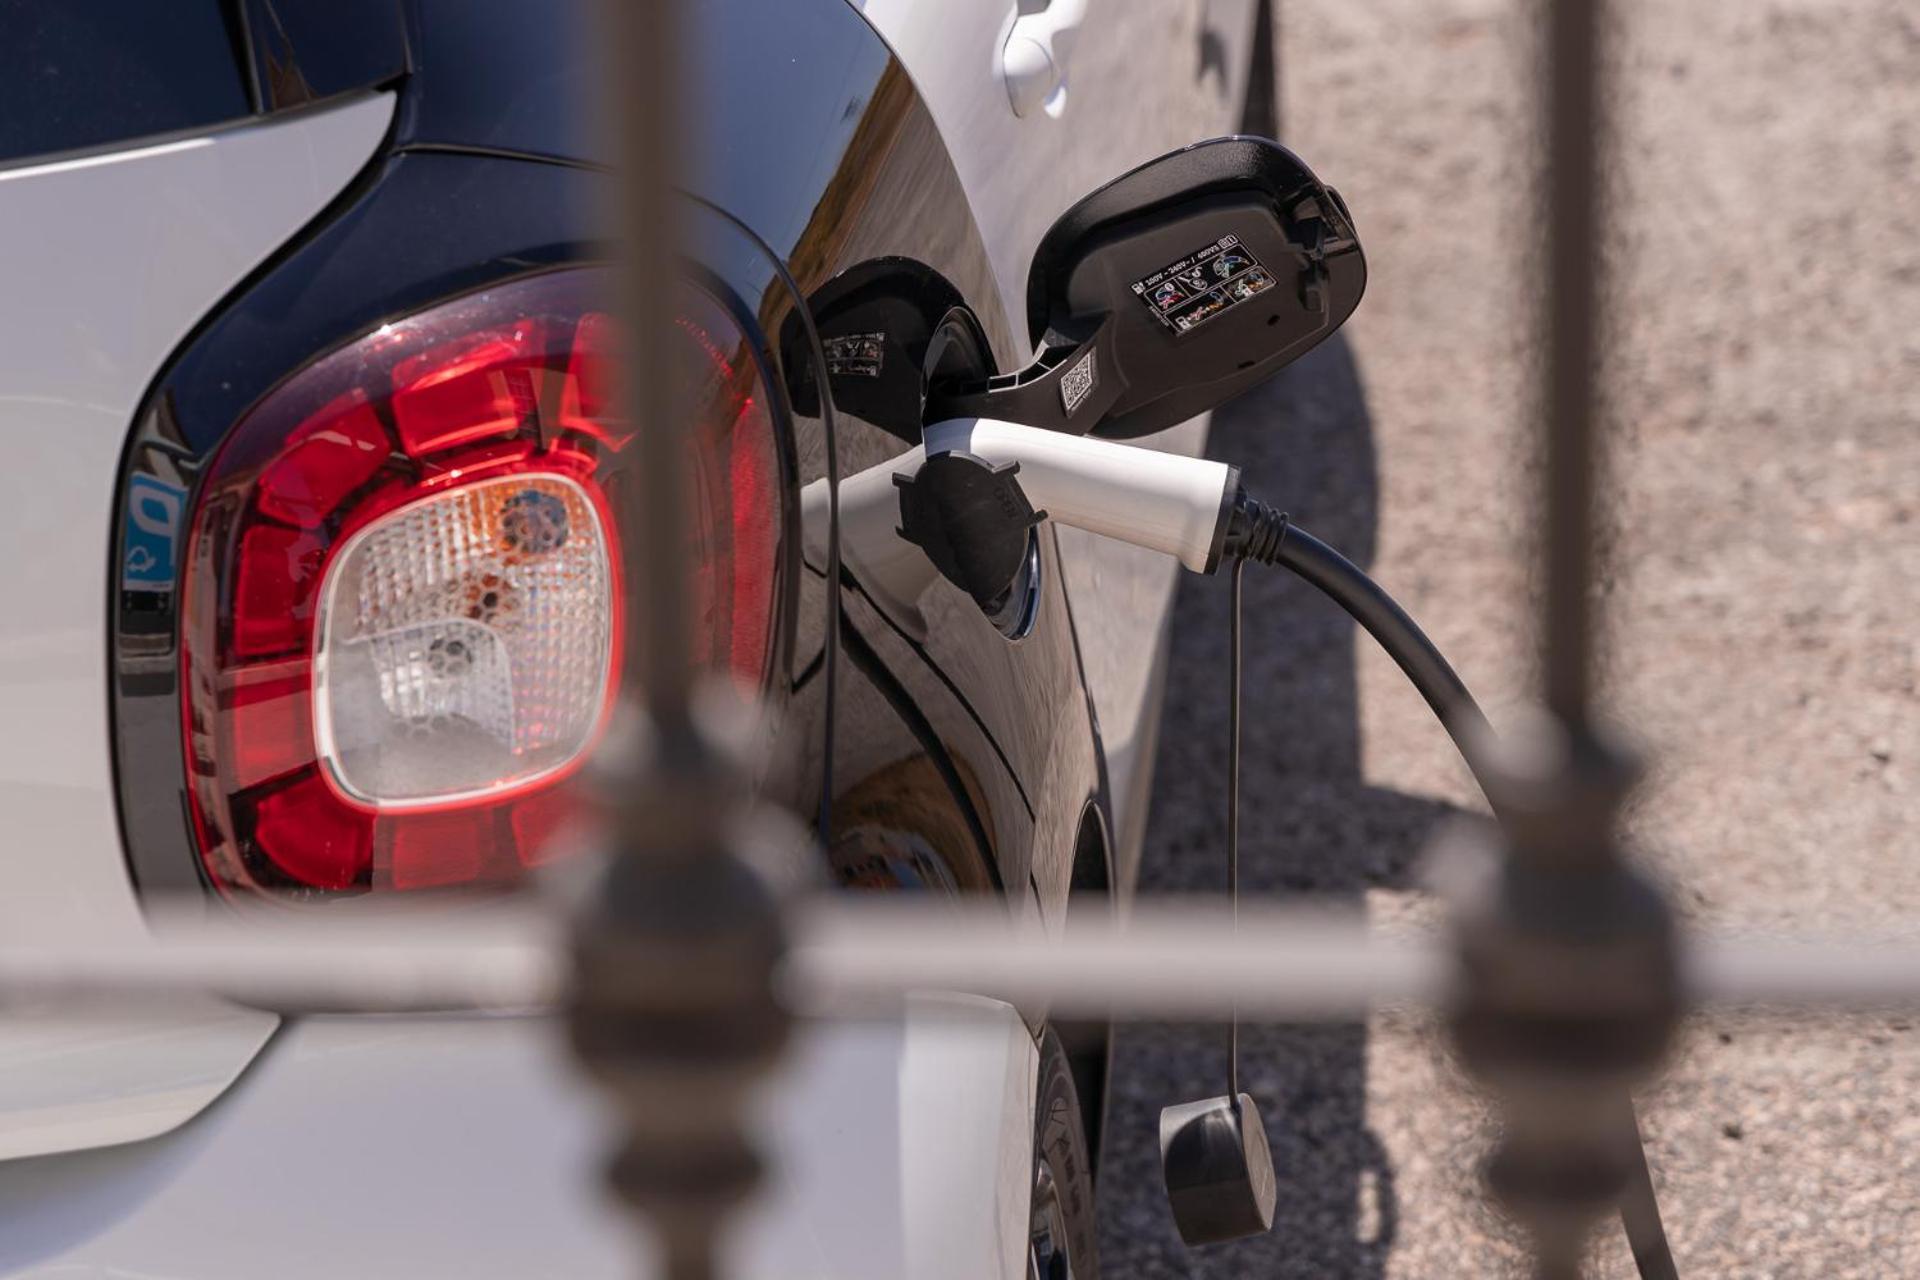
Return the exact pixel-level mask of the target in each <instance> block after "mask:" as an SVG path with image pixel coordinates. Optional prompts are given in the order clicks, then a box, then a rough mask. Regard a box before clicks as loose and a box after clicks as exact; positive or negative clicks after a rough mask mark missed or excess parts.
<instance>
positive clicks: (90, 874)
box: [0, 95, 393, 1155]
mask: <svg viewBox="0 0 1920 1280" xmlns="http://www.w3.org/2000/svg"><path fill="white" fill-rule="evenodd" d="M392 113H393V100H392V98H391V96H390V95H376V96H370V97H366V98H362V99H359V100H356V101H352V102H349V103H346V104H345V105H341V106H337V107H332V108H330V109H325V110H320V111H315V112H311V113H307V114H304V115H300V116H297V117H288V118H285V119H282V120H278V121H275V122H272V123H268V124H259V125H243V126H239V127H235V128H232V129H227V130H222V131H218V132H214V133H209V134H203V135H199V136H196V137H189V138H180V139H173V140H170V141H167V142H164V143H159V144H151V145H145V146H135V147H132V148H129V149H127V150H125V151H119V152H106V153H94V154H91V155H87V156H84V157H79V158H73V159H66V160H54V161H48V162H43V163H35V164H27V165H16V166H14V167H11V168H8V169H4V170H0V279H4V280H5V281H6V282H7V287H6V296H5V307H6V310H7V320H8V328H7V333H8V338H7V341H6V342H5V343H4V344H0V440H4V441H5V442H6V446H7V457H8V462H7V466H6V467H5V468H4V469H0V512H3V513H4V521H5V526H6V528H7V529H8V530H9V533H10V538H11V540H13V541H14V543H15V545H16V546H17V547H20V548H22V549H23V550H22V551H21V552H18V553H16V554H15V555H13V556H12V557H10V558H9V560H8V562H7V567H6V569H5V571H4V577H5V586H6V595H7V597H8V598H9V599H10V600H13V601H16V602H19V605H18V607H13V608H9V609H6V610H3V611H0V724H5V725H7V726H9V728H10V729H11V730H12V731H11V732H9V733H7V734H5V735H0V812H4V813H5V814H6V823H5V834H4V836H0V930H4V931H5V933H6V935H7V937H8V940H9V942H10V943H12V944H14V945H19V944H21V943H23V942H26V941H29V940H30V939H31V938H33V937H35V936H48V937H54V936H62V935H65V934H67V933H69V932H70V931H73V930H77V929H84V930H85V931H86V932H87V933H89V934H93V935H99V934H102V933H109V934H113V935H118V936H127V937H132V936H144V927H143V925H142V923H141V916H140V910H139V906H138V904H137V902H136V899H135V896H134V889H133V885H132V883H131V881H130V880H129V878H128V874H127V863H126V856H125V854H124V853H123V852H122V848H121V836H120V830H119V827H118V825H117V823H116V821H115V812H116V803H115V795H114V777H113V752H112V746H111V741H110V738H109V715H108V701H107V686H106V681H105V678H104V677H105V674H106V666H105V661H104V659H105V652H104V649H103V640H104V637H105V634H106V631H105V628H106V622H107V602H108V591H109V589H110V588H109V585H108V583H107V582H106V581H105V580H104V577H105V576H106V575H108V574H109V573H110V572H111V573H112V574H113V575H114V576H116V577H118V576H120V574H121V573H122V572H126V571H128V570H127V567H126V566H119V565H115V564H114V556H113V555H112V553H111V551H110V549H109V545H108V535H109V531H110V530H111V529H112V528H113V524H114V506H115V491H114V475H115V473H116V472H117V470H118V466H119V461H120V455H121V452H122V450H123V449H124V448H125V446H126V436H127V426H128V424H129V423H130V422H131V421H132V419H133V415H134V412H135V410H136V408H137V407H138V405H139V403H140V401H141V399H142V397H143V396H144V395H145V394H146V391H147V388H148V386H149V384H151V383H152V381H153V379H154V377H155V375H156V374H157V373H158V372H159V370H160V368H161V366H162V365H163V364H164V363H165V361H166V360H167V359H168V357H169V356H170V354H171V353H172V352H173V350H174V348H175V347H177V346H178V345H179V343H180V341H181V340H182V339H183V338H184V337H186V335H187V334H188V333H189V332H190V331H191V330H192V329H193V328H194V327H195V326H196V325H197V324H198V323H199V322H200V321H201V319H202V317H204V316H205V315H206V313H207V312H208V310H210V309H211V308H212V307H213V306H214V304H215V303H216V302H218V301H219V299H220V297H221V296H222V295H223V294H225V293H226V292H227V291H228V290H230V289H232V288H233V287H234V285H236V284H237V283H239V282H240V280H241V279H242V278H243V277H245V276H246V275H247V273H248V272H250V271H252V270H253V269H254V268H256V267H257V266H258V265H259V264H260V263H261V262H262V261H263V260H264V259H265V258H267V257H268V255H270V254H271V253H273V252H274V250H276V249H277V248H278V247H279V246H280V245H281V244H282V243H283V242H284V241H285V240H286V239H287V238H288V237H289V236H290V235H292V234H293V233H294V231H295V230H297V229H298V228H299V227H300V225H301V224H302V223H304V222H306V221H307V220H309V219H310V218H312V217H313V216H314V215H315V214H316V213H318V212H319V211H320V210H321V209H323V208H324V207H325V206H326V205H327V204H328V202H330V201H331V200H333V199H334V197H335V196H337V195H338V194H339V192H340V191H341V190H342V189H343V188H344V187H346V186H347V184H348V183H349V182H350V181H351V180H352V179H353V177H354V175H355V174H356V173H357V172H359V170H360V169H361V167H362V166H363V165H364V164H365V163H366V162H367V160H368V158H369V157H370V156H372V155H373V153H374V151H375V150H376V149H377V147H378V146H379V144H380V140H381V138H382V137H383V136H384V134H385V133H386V130H387V125H388V122H389V120H390V119H391V117H392ZM152 497H153V495H149V498H150V500H151V499H152ZM165 506H166V503H165V500H164V495H162V496H161V497H160V499H159V504H158V506H157V507H156V508H155V510H156V511H157V512H162V513H163V512H164V509H165ZM150 514H151V513H150ZM163 567H164V566H159V565H145V564H144V563H143V565H141V566H135V568H134V570H133V571H135V572H145V573H148V574H154V573H157V572H160V571H161V570H162V569H163ZM8 1013H9V1016H8V1018H7V1019H6V1021H5V1023H4V1024H0V1100H7V1101H6V1102H5V1103H0V1155H22V1154H27V1153H29V1152H33V1151H47V1150H57V1149H60V1148H61V1147H63V1146H66V1145H72V1144H77V1143H90V1142H101V1141H123V1140H126V1139H130V1138H137V1137H142V1136H145V1135H147V1134H152V1133H157V1132H160V1131H161V1130H164V1129H166V1128H167V1127H169V1126H170V1125H172V1124H175V1123H178V1122H179V1121H180V1120H182V1119H184V1118H185V1117H186V1116H188V1115H191V1114H192V1113H193V1112H194V1111H195V1110H196V1109H197V1108H198V1107H199V1106H200V1105H203V1104H204V1103H205V1102H206V1101H207V1100H208V1099H210V1098H212V1097H213V1096H215V1095H217V1094H218V1092H219V1091H220V1089H221V1088H223V1087H224V1086H225V1085H226V1084H227V1082H228V1081H230V1080H231V1079H232V1078H233V1076H234V1075H235V1074H236V1073H237V1072H238V1071H239V1070H240V1069H241V1068H242V1067H243V1066H245V1064H246V1062H247V1060H248V1058H249V1057H251V1056H252V1054H253V1052H254V1051H255V1050H256V1049H257V1048H258V1047H259V1045H260V1044H261V1042H262V1041H264V1040H265V1038H266V1037H267V1036H268V1035H269V1034H270V1033H271V1031H272V1028H273V1026H274V1022H275V1020H274V1019H273V1018H272V1017H271V1016H269V1015H266V1014H262V1013H257V1012H251V1011H240V1010H236V1009H233V1008H231V1007H230V1006H227V1005H225V1004H222V1003H219V1002H215V1001H211V1000H210V1001H207V1002H205V1003H204V1004H203V1005H200V1006H197V1007H189V1008H181V1009H178V1010H169V1011H168V1012H167V1014H166V1015H165V1016H159V1015H154V1016H152V1017H148V1016H142V1017H138V1018H132V1019H127V1020H122V1021H119V1022H115V1021H113V1020H110V1019H109V1020H103V1021H99V1022H95V1023H93V1024H91V1025H88V1026H85V1027H82V1026H81V1025H80V1024H78V1023H75V1022H71V1021H67V1020H53V1019H51V1018H48V1019H45V1020H42V1019H37V1018H34V1017H30V1016H28V1014H27V1013H26V1012H24V1011H20V1010H16V1009H13V1008H10V1009H9V1011H8Z"/></svg>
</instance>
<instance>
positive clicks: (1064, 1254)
mask: <svg viewBox="0 0 1920 1280" xmlns="http://www.w3.org/2000/svg"><path fill="white" fill-rule="evenodd" d="M1034 1097H1035V1104H1034V1123H1033V1199H1032V1208H1031V1211H1030V1215H1029V1217H1030V1222H1031V1230H1030V1232H1029V1238H1028V1253H1027V1275H1028V1277H1029V1278H1030V1280H1098V1276H1099V1274H1100V1254H1099V1241H1098V1239H1097V1234H1098V1233H1097V1231H1096V1220H1095V1216H1094V1200H1093V1163H1092V1161H1091V1159H1090V1158H1089V1156H1088V1150H1087V1125H1086V1120H1085V1118H1084V1117H1083V1116H1082V1115H1081V1111H1080V1091H1079V1089H1078V1088H1077V1087H1076V1086H1075V1085H1074V1081H1073V1065H1072V1063H1071V1061H1070V1060H1069V1059H1068V1057H1067V1052H1066V1050H1065V1049H1064V1048H1063V1047H1062V1046H1061V1043H1060V1037H1059V1036H1057V1035H1055V1034H1054V1032H1053V1031H1052V1030H1051V1029H1049V1030H1047V1031H1046V1032H1045V1034H1043V1035H1042V1037H1041V1039H1040V1080H1039V1086H1038V1088H1037V1089H1036V1090H1035V1094H1034Z"/></svg>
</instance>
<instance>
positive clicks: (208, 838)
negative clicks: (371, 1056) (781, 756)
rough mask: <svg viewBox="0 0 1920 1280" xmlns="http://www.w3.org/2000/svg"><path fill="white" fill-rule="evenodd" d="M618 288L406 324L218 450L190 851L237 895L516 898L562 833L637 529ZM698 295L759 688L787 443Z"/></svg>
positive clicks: (732, 663) (751, 375) (746, 667)
mask: <svg viewBox="0 0 1920 1280" xmlns="http://www.w3.org/2000/svg"><path fill="white" fill-rule="evenodd" d="M600 285H601V279H600V277H599V275H598V274H597V273H595V272H591V271H575V272H562V273H556V274H553V275H548V276H542V277H536V278H533V279H530V280H523V281H519V282H516V283H513V284H509V285H505V286H501V287H498V288H495V289H491V290H488V291H486V292H484V293H480V294H475V295H472V296H470V297H467V298H462V299H459V300H456V301H454V302H451V303H447V304H445V305H443V306H440V307H436V308H434V309H433V310H430V311H426V312H423V313H421V314H419V315H416V316H413V317H410V318H408V319H406V320H403V321H399V322H396V323H394V324H391V325H386V326H383V327H382V328H381V329H380V330H379V331H378V332H376V333H373V334H370V335H368V336H366V337H365V338H363V339H361V340H360V341H358V342H355V343H353V344H351V345H350V346H348V347H346V348H344V349H342V350H340V351H337V352H335V353H334V354H332V355H329V356H327V357H325V358H323V359H321V360H319V361H317V362H316V363H314V364H313V365H311V366H309V367H307V368H306V369H304V370H302V371H301V372H300V373H298V374H296V375H295V376H293V377H292V378H290V379H288V380H287V381H286V382H285V383H283V384H282V385H281V386H280V387H279V388H278V389H277V390H276V391H274V392H273V393H272V394H271V395H269V396H268V397H267V398H266V399H265V400H264V401H262V402H261V403H260V404H259V405H258V406H256V407H255V408H254V409H253V410H252V411H251V412H250V413H249V414H248V415H247V417H246V418H245V419H244V420H243V421H241V422H240V423H239V424H238V426H237V427H236V428H235V429H234V431H233V433H232V434H231V436H230V437H229V439H228V440H227V442H226V443H225V444H224V445H223V446H222V448H221V449H220V451H219V452H218V453H217V454H216V455H215V457H214V459H213V461H212V463H211V464H210V466H209V468H208V470H207V473H206V475H205V478H204V479H203V481H202V484H201V487H200V490H199V498H198V500H197V503H196V505H195V507H194V513H193V522H192V532H191V535H190V541H189V544H188V558H187V571H186V581H185V585H184V599H185V609H184V612H183V615H182V616H183V621H182V632H183V634H182V644H181V654H182V689H183V691H184V692H183V700H184V706H183V722H184V731H185V734H186V746H187V753H186V754H187V760H188V773H189V778H188V784H189V785H188V794H189V801H190V807H191V811H192V818H193V824H194V833H195V836H196V839H197V841H198V843H199V847H200V851H201V857H202V859H203V862H204V865H205V868H206V870H207V872H208V874H209V876H210V878H211V879H212V880H213V882H214V883H215V884H216V885H217V886H218V887H220V888H221V889H223V890H227V891H263V892H270V893H276V894H283V895H285V894H291V895H295V896H303V897H306V896H322V895H341V894H355V893H364V892H368V891H381V890H409V889H427V888H448V887H462V886H466V887H470V886H476V885H498V884H502V883H507V882H511V881H512V880H514V879H516V878H517V877H518V876H519V875H520V874H521V873H522V871H523V869H524V868H525V867H527V866H529V865H531V864H532V863H534V862H535V861H537V860H539V859H540V858H541V857H543V856H545V853H546V846H547V838H548V837H549V836H550V835H551V834H552V833H553V832H554V831H555V830H556V829H557V828H560V827H562V826H564V825H565V824H566V822H567V820H568V814H567V806H568V801H567V798H566V793H565V792H562V791H560V790H558V789H557V788H558V787H559V784H560V783H561V782H562V781H563V780H564V779H565V778H566V777H567V776H568V775H569V774H570V773H571V772H572V771H573V770H575V769H576V768H577V767H578V766H579V765H580V764H581V763H582V762H583V761H584V759H585V758H586V757H587V755H588V754H589V753H590V752H591V750H592V748H593V746H594V744H595V742H596V741H597V739H598V737H599V735H600V733H601V731H602V730H603V728H604V726H605V722H606V719H607V714H608V711H609V710H610V708H611V705H612V700H613V698H614V695H615V693H616V691H617V690H616V686H617V680H618V673H619V669H620V647H621V634H620V620H621V617H622V611H623V605H622V600H621V581H622V574H621V565H620V540H619V536H618V530H617V529H616V528H615V526H614V521H613V515H612V512H613V511H614V510H615V509H616V507H617V503H616V502H615V500H614V499H615V497H616V495H617V494H618V492H619V489H620V486H621V485H622V483H623V482H624V473H623V465H624V461H625V457H626V454H627V451H625V450H624V446H625V444H626V442H627V440H628V439H629V438H630V437H631V435H632V429H631V427H630V426H629V424H626V423H624V422H622V421H620V420H619V419H618V418H617V417H616V416H615V411H614V407H613V400H612V396H611V395H610V390H609V388H610V383H611V369H612V365H611V360H612V351H613V342H612V337H613V335H612V332H611V326H610V325H609V323H608V321H607V318H606V316H605V314H604V313H603V312H601V311H599V310H597V309H596V303H595V298H596V296H597V294H598V292H599V288H600ZM682 293H683V299H682V305H681V320H680V325H679V332H680V333H681V335H682V336H683V337H684V339H685V342H684V344H683V356H684V359H683V360H682V362H681V363H682V364H683V366H684V367H685V368H686V369H687V371H688V373H689V376H691V377H692V378H693V379H694V384H695V390H696V398H695V400H694V401H693V403H695V404H697V405H698V407H699V416H698V421H697V422H696V423H695V428H696V429H695V431H694V432H693V433H692V436H693V454H694V461H695V467H694V471H695V474H696V490H697V492H696V495H695V502H694V504H693V505H694V507H695V521H694V529H693V536H692V542H693V559H694V563H695V565H696V566H697V574H698V582H699V591H698V603H699V605H700V615H699V623H700V625H699V627H698V629H697V631H696V634H695V637H694V641H695V649H696V651H697V652H698V653H699V654H700V656H701V658H702V659H703V660H704V661H705V662H706V663H707V664H709V665H710V666H711V667H712V668H714V669H716V670H722V671H728V672H731V673H732V674H733V676H734V677H735V678H736V679H737V680H738V681H739V682H740V683H741V684H743V685H745V686H747V687H748V688H750V689H752V690H753V691H755V692H758V691H759V690H760V689H761V688H762V687H763V686H764V685H765V683H766V680H767V677H768V674H769V668H770V665H771V663H772V662H773V660H774V659H775V656H776V652H777V649H778V644H777V641H778V638H779V637H778V628H777V619H778V617H779V616H780V612H781V611H780V609H779V607H778V601H779V600H780V598H781V592H782V590H783V582H782V568H781V566H782V563H783V556H782V548H783V545H784V543H783V538H782V525H783V517H782V510H783V494H784V484H785V472H784V469H783V464H782V457H783V448H782V444H781V441H780V439H779V437H778V435H777V434H776V430H775V427H774V423H773V420H772V418H771V416H770V414H769V412H768V409H767V402H766V398H765V397H766V395H767V389H766V386H765V383H764V380H763V379H762V378H761V377H760V374H759V372H758V368H759V366H758V364H757V361H756V353H755V351H754V349H753V348H752V346H751V345H750V344H749V340H748V339H747V338H746V336H745V335H744V333H743V332H742V329H741V327H740V325H738V324H737V323H736V322H735V321H734V320H733V318H732V316H731V314H730V313H729V312H728V311H727V310H726V309H724V308H723V307H721V306H720V305H719V304H718V303H716V302H715V301H714V300H713V299H712V298H710V297H708V296H707V295H706V294H704V293H701V292H699V291H697V290H695V289H693V288H691V287H690V286H688V287H685V288H683V290H682Z"/></svg>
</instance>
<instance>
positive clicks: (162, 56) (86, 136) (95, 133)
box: [0, 0, 408, 163]
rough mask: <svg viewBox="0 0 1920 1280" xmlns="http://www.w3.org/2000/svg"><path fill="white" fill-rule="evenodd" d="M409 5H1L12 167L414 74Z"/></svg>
mask: <svg viewBox="0 0 1920 1280" xmlns="http://www.w3.org/2000/svg"><path fill="white" fill-rule="evenodd" d="M402 4H403V0H166V2H165V3H155V2H154V0H0V33H5V39H4V40H0V163H5V162H7V161H10V160H19V159H25V158H29V157H37V156H43V155H47V154H57V153H64V152H71V151H76V150H84V149H99V148H105V147H120V146H126V145H128V144H130V143H134V142H136V141H138V140H140V139H147V138H154V137H160V136H165V135H167V134H173V133H179V132H182V131H185V130H197V129H205V128H208V127H210V126H215V125H220V124H225V123H229V122H235V121H240V120H244V119H246V118H248V117H249V116H256V117H257V116H269V115H273V114H275V113H277V112H282V111H288V110H292V109H295V108H299V107H304V106H307V105H309V104H311V103H315V102H323V101H326V100H327V99H330V98H335V97H339V96H341V95H343V94H349V93H356V92H359V91H361V90H365V89H370V88H373V87H375V86H378V85H384V84H388V83H391V82H393V81H395V80H397V79H399V78H400V77H401V76H402V75H404V74H406V72H407V69H408V50H407V35H406V23H405V21H404V18H403V14H402Z"/></svg>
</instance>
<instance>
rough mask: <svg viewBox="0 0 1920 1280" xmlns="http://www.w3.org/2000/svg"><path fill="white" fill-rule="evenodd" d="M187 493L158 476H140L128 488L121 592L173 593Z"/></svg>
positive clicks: (122, 552)
mask: <svg viewBox="0 0 1920 1280" xmlns="http://www.w3.org/2000/svg"><path fill="white" fill-rule="evenodd" d="M186 503H187V490H186V487H185V486H184V485H178V484H173V483H171V482H170V481H166V480H162V479H160V478H159V477H158V476H150V475H141V474H136V475H134V476H133V477H132V481H131V483H130V484H129V485H128V486H127V520H126V537H125V539H124V542H123V545H122V546H121V548H120V589H121V590H123V591H171V590H173V579H174V561H175V556H174V548H175V546H176V544H177V542H178V539H179V534H180V514H181V512H182V511H184V510H185V509H186Z"/></svg>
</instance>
